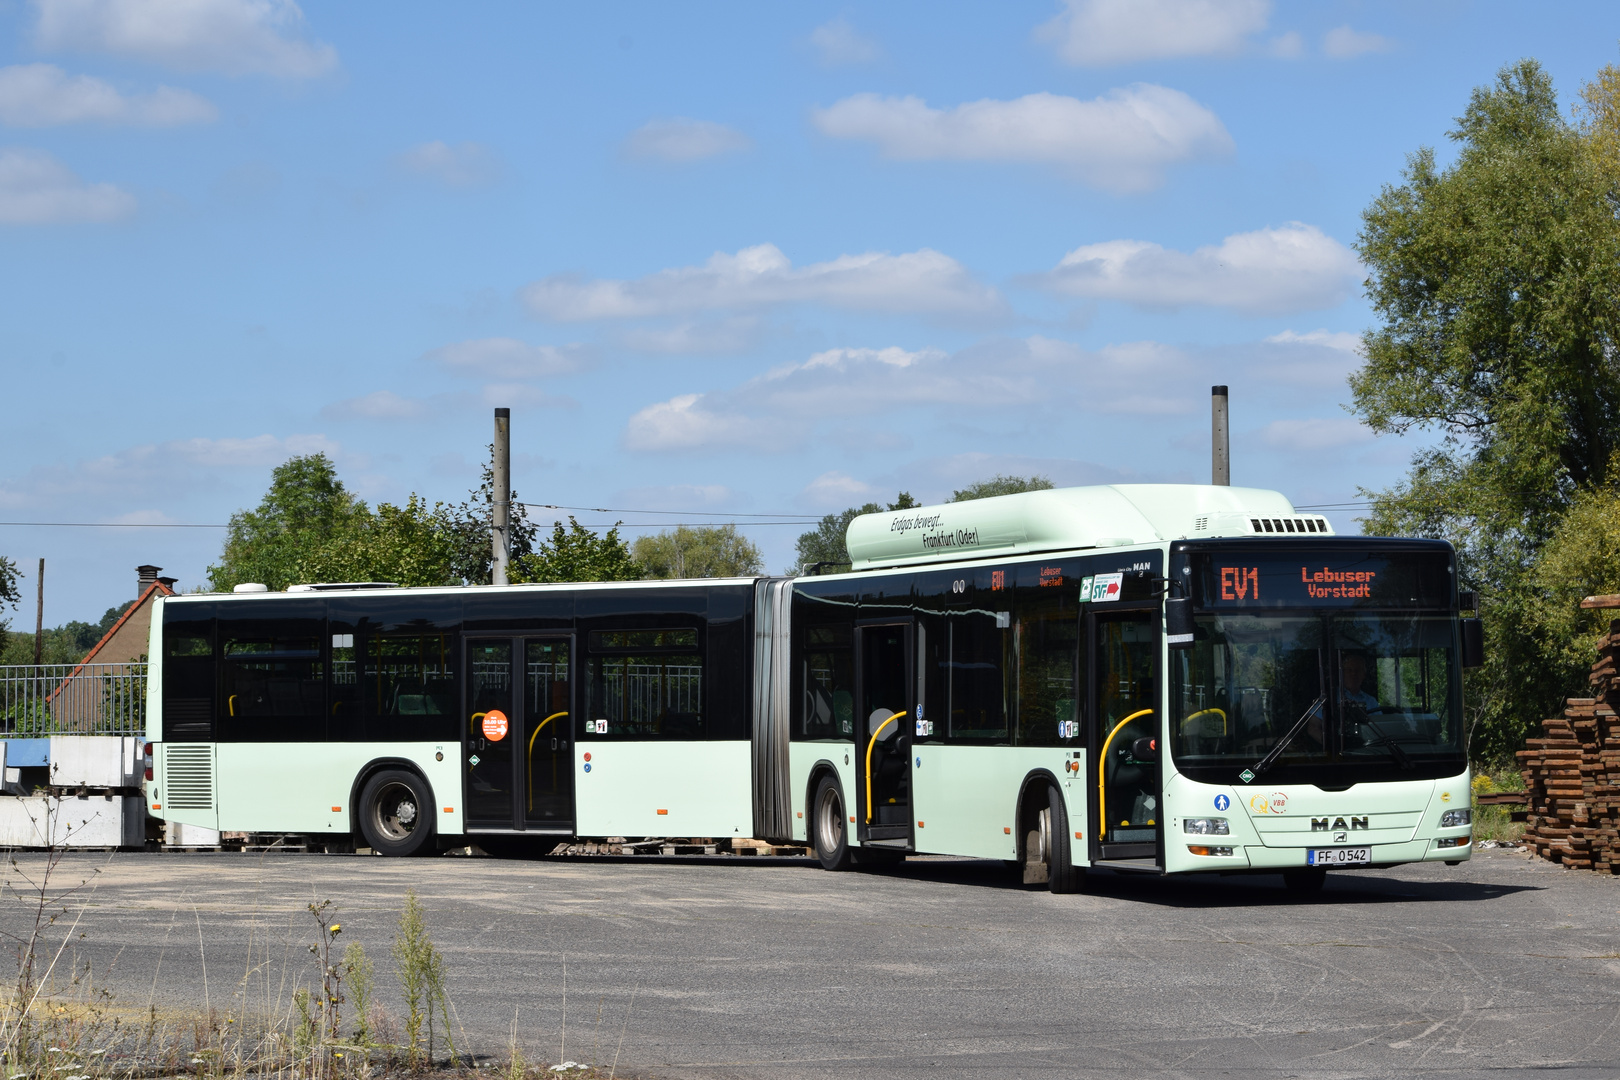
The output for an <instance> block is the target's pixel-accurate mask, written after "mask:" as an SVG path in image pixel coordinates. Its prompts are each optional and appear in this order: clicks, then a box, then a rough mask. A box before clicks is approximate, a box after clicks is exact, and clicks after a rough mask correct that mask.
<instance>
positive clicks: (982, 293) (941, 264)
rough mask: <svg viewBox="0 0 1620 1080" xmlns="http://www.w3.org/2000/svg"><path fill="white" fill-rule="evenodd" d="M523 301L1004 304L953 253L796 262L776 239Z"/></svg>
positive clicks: (649, 309) (538, 286)
mask: <svg viewBox="0 0 1620 1080" xmlns="http://www.w3.org/2000/svg"><path fill="white" fill-rule="evenodd" d="M522 296H523V302H524V303H525V305H527V307H528V309H529V311H530V312H532V313H533V314H535V315H537V316H540V317H542V318H546V319H555V320H559V321H581V320H589V319H635V318H645V317H648V316H656V315H679V314H686V313H690V312H698V311H712V310H722V309H728V308H757V307H764V306H768V305H772V304H793V303H820V304H828V305H831V306H834V307H842V308H855V309H860V310H866V311H897V312H930V313H937V314H948V315H968V316H974V315H977V316H983V315H989V314H994V313H997V312H999V311H1000V310H1001V299H1000V297H998V296H997V295H996V293H995V290H993V289H990V288H988V287H986V286H983V285H980V284H979V283H978V282H976V281H974V280H973V279H972V277H970V276H969V275H968V273H967V271H966V270H965V269H963V267H962V265H961V264H960V263H958V262H957V261H956V260H955V259H952V258H950V257H949V256H946V255H942V254H940V253H939V252H937V251H932V250H929V249H928V248H923V249H921V250H918V251H913V252H908V253H905V254H902V255H890V254H888V253H887V252H876V251H869V252H866V253H864V254H860V255H840V256H839V257H838V258H836V259H832V260H830V261H828V262H822V263H812V264H811V265H809V266H805V267H802V268H795V267H794V266H793V265H792V263H791V262H789V261H788V257H787V256H786V255H784V254H782V252H781V250H780V249H778V248H777V247H776V245H774V244H760V245H758V246H756V247H750V248H743V249H742V250H741V251H739V252H737V253H736V254H735V255H728V254H726V253H725V252H716V253H715V254H714V255H712V256H710V257H709V260H708V262H706V263H704V264H703V265H702V266H683V267H678V268H676V269H672V270H660V271H659V272H657V273H655V274H650V275H648V276H647V277H644V278H637V279H634V280H629V281H624V280H612V279H595V280H586V279H581V278H578V277H574V276H568V275H557V276H553V277H548V278H543V279H541V280H540V281H537V282H535V283H534V284H532V285H529V286H528V287H526V288H525V289H524V290H523V292H522Z"/></svg>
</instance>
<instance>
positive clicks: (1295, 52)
mask: <svg viewBox="0 0 1620 1080" xmlns="http://www.w3.org/2000/svg"><path fill="white" fill-rule="evenodd" d="M1266 51H1267V52H1269V53H1270V54H1271V55H1272V56H1278V57H1281V58H1282V59H1284V60H1297V59H1298V58H1299V57H1301V56H1304V55H1305V39H1304V38H1302V37H1300V36H1299V31H1298V30H1290V31H1288V33H1286V34H1279V35H1278V36H1276V37H1274V38H1272V39H1271V40H1270V41H1269V42H1267V44H1266Z"/></svg>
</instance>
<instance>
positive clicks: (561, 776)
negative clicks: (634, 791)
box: [520, 637, 574, 831]
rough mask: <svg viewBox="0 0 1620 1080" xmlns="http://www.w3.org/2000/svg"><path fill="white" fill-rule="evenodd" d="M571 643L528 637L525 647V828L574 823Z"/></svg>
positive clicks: (521, 771) (559, 639)
mask: <svg viewBox="0 0 1620 1080" xmlns="http://www.w3.org/2000/svg"><path fill="white" fill-rule="evenodd" d="M571 646H572V642H571V641H570V640H569V639H568V638H566V637H547V638H529V639H528V640H527V641H526V642H525V643H524V649H525V653H526V659H525V661H524V669H523V760H522V762H521V766H522V768H521V770H520V773H521V776H522V781H523V782H522V787H521V790H522V791H523V795H524V800H523V813H522V815H521V816H522V818H523V822H524V824H525V826H526V827H528V828H531V829H533V828H539V827H542V826H553V827H560V826H566V827H567V828H568V830H569V831H572V828H573V822H574V770H573V759H572V757H571V754H570V749H569V747H570V743H571V742H572V740H573V734H574V723H573V716H574V712H573V709H574V704H573V685H574V680H573V669H572V668H571V667H570V666H569V661H570V659H571V658H572V655H573V649H572V648H571Z"/></svg>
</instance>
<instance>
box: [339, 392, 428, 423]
mask: <svg viewBox="0 0 1620 1080" xmlns="http://www.w3.org/2000/svg"><path fill="white" fill-rule="evenodd" d="M427 409H428V403H427V402H426V401H424V400H423V399H421V398H407V397H400V396H399V395H398V394H396V393H394V392H393V391H392V390H378V391H375V392H374V393H370V394H366V395H364V396H363V397H357V398H349V399H347V400H345V401H337V402H333V403H332V404H331V405H328V406H326V407H325V408H324V409H322V410H321V415H322V416H325V417H329V418H331V419H334V420H344V419H349V418H351V417H359V418H362V419H366V420H414V419H416V418H417V417H419V416H422V415H424V414H426V412H427Z"/></svg>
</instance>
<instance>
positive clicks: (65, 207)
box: [0, 147, 135, 225]
mask: <svg viewBox="0 0 1620 1080" xmlns="http://www.w3.org/2000/svg"><path fill="white" fill-rule="evenodd" d="M134 212H135V197H134V196H133V195H131V194H129V192H127V191H123V190H121V189H119V188H116V187H114V186H113V185H111V184H87V183H85V182H84V181H83V180H80V179H79V178H78V177H77V176H75V175H74V173H73V170H72V169H69V168H68V167H67V166H66V165H64V164H62V163H61V162H60V161H58V160H56V158H54V157H52V156H51V155H50V154H47V153H45V152H44V151H42V150H25V149H22V148H20V147H12V148H9V149H0V224H3V225H51V224H59V223H66V222H86V221H117V220H118V219H119V218H124V217H128V216H129V215H130V214H132V213H134Z"/></svg>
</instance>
